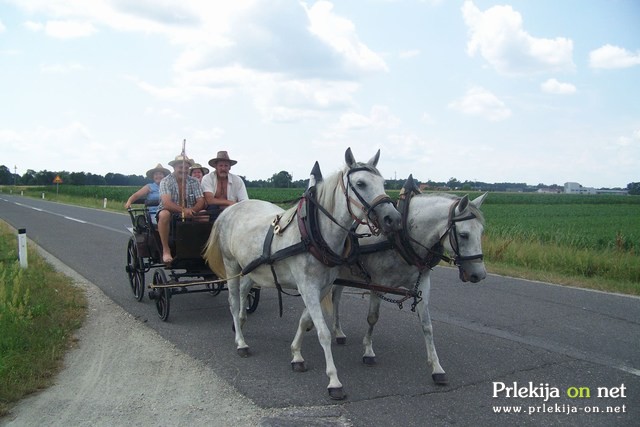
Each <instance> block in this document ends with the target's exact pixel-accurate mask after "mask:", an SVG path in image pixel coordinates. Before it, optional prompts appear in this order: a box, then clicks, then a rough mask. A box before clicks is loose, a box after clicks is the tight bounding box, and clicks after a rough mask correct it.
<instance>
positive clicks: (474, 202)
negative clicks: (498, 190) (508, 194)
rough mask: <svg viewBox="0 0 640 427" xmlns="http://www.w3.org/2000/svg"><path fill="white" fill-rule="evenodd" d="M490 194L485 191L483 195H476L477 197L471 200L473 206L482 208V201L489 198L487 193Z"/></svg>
mask: <svg viewBox="0 0 640 427" xmlns="http://www.w3.org/2000/svg"><path fill="white" fill-rule="evenodd" d="M488 194H489V193H484V194H483V195H481V196H478V197H476V198H475V199H473V200H472V201H471V204H472V205H473V206H475V207H476V208H480V206H481V205H482V202H484V199H486V198H487V195H488Z"/></svg>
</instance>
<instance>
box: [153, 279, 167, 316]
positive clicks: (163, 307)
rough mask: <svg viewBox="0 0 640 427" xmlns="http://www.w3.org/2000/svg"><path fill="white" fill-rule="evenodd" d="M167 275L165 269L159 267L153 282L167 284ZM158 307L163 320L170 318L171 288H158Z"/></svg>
mask: <svg viewBox="0 0 640 427" xmlns="http://www.w3.org/2000/svg"><path fill="white" fill-rule="evenodd" d="M167 282H168V281H167V275H166V274H165V272H164V270H161V269H157V270H156V271H154V272H153V284H154V285H166V284H167ZM155 299H156V309H157V310H158V316H160V319H161V320H162V321H163V322H166V321H167V319H168V318H169V307H170V301H171V288H159V289H156V298H155Z"/></svg>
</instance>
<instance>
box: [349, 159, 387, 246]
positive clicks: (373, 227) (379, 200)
mask: <svg viewBox="0 0 640 427" xmlns="http://www.w3.org/2000/svg"><path fill="white" fill-rule="evenodd" d="M360 171H366V172H370V173H373V174H375V173H376V171H375V170H374V169H373V168H371V167H368V166H359V167H354V168H351V169H349V171H348V172H347V176H346V178H347V187H346V188H345V185H344V180H340V182H341V183H342V191H343V192H344V195H345V197H346V198H347V210H348V211H349V214H351V218H352V219H353V220H354V221H355V222H356V224H355V227H357V225H359V224H363V225H366V226H367V227H369V230H370V231H371V233H372V234H373V235H375V236H377V235H378V234H380V224H378V223H376V222H377V221H375V222H374V224H372V223H371V221H373V219H372V218H371V212H372V211H373V210H374V209H375V208H377V207H378V206H379V205H381V204H383V203H391V204H393V200H391V198H390V197H389V196H388V195H387V194H381V195H379V196H378V197H376V198H375V199H374V200H373V201H372V202H371V204H369V202H367V201H366V200H365V199H364V198H363V197H362V195H361V194H360V193H358V190H357V189H356V187H354V185H353V183H352V182H351V174H352V173H354V172H360ZM349 190H351V191H352V192H353V194H354V195H355V196H356V197H357V199H358V201H356V200H354V199H353V197H351V196H349ZM352 204H353V205H356V206H357V207H358V208H359V209H361V210H362V211H364V212H365V215H366V218H367V219H366V221H363V220H361V219H360V218H358V217H357V216H356V215H355V214H354V213H353V211H352V210H351V205H352ZM355 227H354V228H355ZM359 237H364V236H359Z"/></svg>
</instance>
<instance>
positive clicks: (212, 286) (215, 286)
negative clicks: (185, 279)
mask: <svg viewBox="0 0 640 427" xmlns="http://www.w3.org/2000/svg"><path fill="white" fill-rule="evenodd" d="M207 288H208V289H209V294H210V295H211V296H214V297H215V296H216V295H218V294H219V293H220V292H221V291H222V290H223V289H224V283H207Z"/></svg>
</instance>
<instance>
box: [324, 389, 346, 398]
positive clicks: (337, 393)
mask: <svg viewBox="0 0 640 427" xmlns="http://www.w3.org/2000/svg"><path fill="white" fill-rule="evenodd" d="M327 390H329V397H330V398H331V400H344V399H345V398H346V397H347V395H346V394H345V393H344V390H343V389H342V387H336V388H328V389H327Z"/></svg>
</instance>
